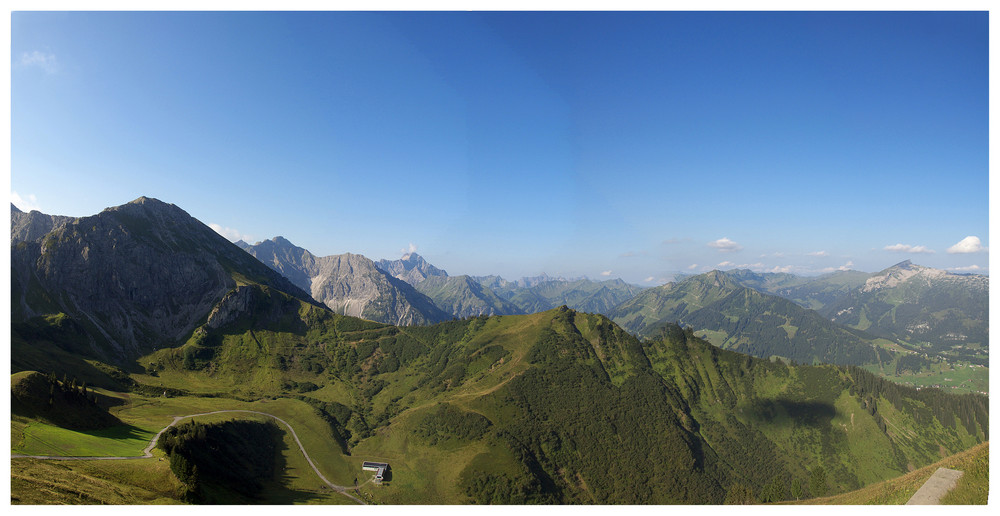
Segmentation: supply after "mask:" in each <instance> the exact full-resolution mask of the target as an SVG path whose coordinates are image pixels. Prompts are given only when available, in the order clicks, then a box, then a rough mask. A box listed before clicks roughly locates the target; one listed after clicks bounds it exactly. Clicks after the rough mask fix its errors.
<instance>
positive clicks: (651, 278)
mask: <svg viewBox="0 0 1000 516" xmlns="http://www.w3.org/2000/svg"><path fill="white" fill-rule="evenodd" d="M654 279H656V278H654V277H653V276H650V277H648V278H646V279H644V280H642V281H643V282H644V283H649V282H651V281H653V280H654Z"/></svg>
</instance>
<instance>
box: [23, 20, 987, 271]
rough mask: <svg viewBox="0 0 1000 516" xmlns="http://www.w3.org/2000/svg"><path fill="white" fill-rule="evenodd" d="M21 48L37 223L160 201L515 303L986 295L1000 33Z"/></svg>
mask: <svg viewBox="0 0 1000 516" xmlns="http://www.w3.org/2000/svg"><path fill="white" fill-rule="evenodd" d="M11 23H12V25H11V31H12V38H11V198H12V201H13V202H14V203H15V204H16V205H17V206H19V207H20V208H22V209H32V208H34V209H39V210H41V211H43V212H45V213H50V214H59V215H73V216H84V215H90V214H94V213H97V212H99V211H100V210H102V209H103V208H105V207H108V206H114V205H119V204H123V203H126V202H128V201H131V200H133V199H135V198H137V197H139V196H142V195H146V196H150V197H156V198H158V199H161V200H163V201H166V202H170V203H174V204H176V205H178V206H180V207H181V208H183V209H185V210H186V211H187V212H188V213H190V214H191V215H192V216H194V217H197V218H198V219H200V220H202V221H203V222H205V223H206V224H212V225H214V227H216V228H218V229H217V230H219V231H220V232H223V233H224V234H226V235H227V236H229V237H230V238H231V239H233V240H235V239H236V238H239V237H242V238H244V239H245V240H247V241H250V242H251V243H252V242H255V241H258V240H263V239H268V238H271V237H274V236H276V235H282V236H284V237H286V238H288V239H289V240H291V241H292V242H293V243H295V244H297V245H299V246H301V247H305V248H306V249H309V250H310V251H312V252H313V253H315V254H317V255H328V254H338V253H343V252H353V253H361V254H364V255H366V256H368V257H370V258H373V259H378V258H397V257H399V255H400V254H402V253H403V252H405V251H407V250H410V249H413V248H415V249H416V251H417V252H418V253H420V254H421V255H422V256H424V257H425V258H426V259H427V260H428V261H430V262H431V263H433V264H435V265H437V266H438V267H441V268H444V269H446V270H447V271H448V272H449V273H450V274H491V273H496V274H501V275H503V276H504V277H507V278H509V279H515V278H518V277H520V276H524V275H534V274H538V273H541V272H547V273H548V274H551V275H564V276H579V275H587V276H589V277H591V278H594V279H603V278H616V277H621V278H622V279H625V280H627V281H631V282H635V283H639V284H644V285H652V284H656V283H659V282H661V281H662V279H663V278H667V277H669V275H670V274H671V273H673V272H678V271H679V272H701V271H704V270H709V269H712V268H722V269H729V268H732V267H736V266H740V267H749V268H752V269H754V270H758V271H788V272H795V273H799V274H817V273H821V272H824V271H830V270H835V269H837V268H842V267H848V268H854V269H858V270H864V271H868V272H874V271H877V270H881V269H883V268H885V267H888V266H890V265H892V264H894V263H896V262H899V261H902V260H905V259H912V260H913V261H914V262H915V263H919V264H923V265H927V266H932V267H938V268H948V269H953V270H965V271H972V272H981V273H984V272H986V270H987V268H988V253H987V252H986V248H987V247H988V246H989V241H988V237H989V235H988V222H989V220H988V218H989V213H988V212H989V209H988V206H989V193H988V182H989V168H988V157H989V142H988V129H989V112H988V100H989V87H988V67H989V57H988V46H989V42H988V38H989V29H988V17H987V14H986V13H983V12H965V13H768V12H761V13H495V14H490V13H465V12H463V13H402V14H400V13H59V12H44V13H27V12H16V13H13V15H12V22H11ZM966 237H974V238H972V239H967V238H966ZM958 251H962V252H958Z"/></svg>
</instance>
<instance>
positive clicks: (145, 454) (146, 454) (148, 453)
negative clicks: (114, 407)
mask: <svg viewBox="0 0 1000 516" xmlns="http://www.w3.org/2000/svg"><path fill="white" fill-rule="evenodd" d="M232 412H241V413H245V414H258V415H261V416H267V417H269V418H272V419H274V420H276V421H278V422H280V423H281V424H283V425H285V428H288V431H289V432H291V434H292V438H293V439H295V444H297V445H298V446H299V451H301V452H302V456H303V457H305V459H306V462H308V463H309V466H311V467H312V469H313V472H314V473H316V476H317V477H319V479H320V480H322V481H323V483H324V484H326V485H327V486H329V487H330V489H333V490H334V491H337V492H338V493H340V494H342V495H344V496H346V497H348V498H350V499H351V500H354V501H355V502H358V503H359V504H361V505H366V504H365V502H364V500H361V499H360V498H358V497H356V496H354V495H352V494H351V493H349V492H347V491H348V489H354V488H353V487H351V488H349V487H347V486H340V485H337V484H334V483H333V482H330V481H329V480H327V479H326V477H324V476H323V474H322V473H320V471H319V468H317V467H316V464H315V463H314V462H313V460H312V458H311V457H309V454H308V453H306V449H305V447H303V446H302V441H300V440H299V436H298V434H296V433H295V429H294V428H292V425H290V424H288V422H287V421H285V420H284V419H281V418H280V417H278V416H275V415H274V414H268V413H267V412H259V411H256V410H238V409H233V410H213V411H212V412H202V413H200V414H191V415H188V416H174V420H173V421H172V422H171V423H170V424H169V425H167V426H165V427H163V430H160V431H159V432H157V434H156V435H155V436H154V437H153V439H152V440H150V441H149V444H148V445H147V446H146V448H145V449H144V450H142V455H135V456H130V457H70V456H64V455H20V454H16V455H11V456H10V458H12V459H42V460H130V459H149V458H152V457H153V448H155V447H156V443H157V441H159V440H160V436H161V435H163V432H166V431H167V429H168V428H170V427H172V426H174V425H176V424H177V423H179V422H181V421H183V420H185V419H188V418H192V417H198V416H210V415H212V414H224V413H232Z"/></svg>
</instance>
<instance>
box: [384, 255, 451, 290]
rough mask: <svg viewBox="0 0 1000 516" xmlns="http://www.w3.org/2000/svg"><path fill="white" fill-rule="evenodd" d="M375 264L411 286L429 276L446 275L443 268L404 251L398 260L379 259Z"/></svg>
mask: <svg viewBox="0 0 1000 516" xmlns="http://www.w3.org/2000/svg"><path fill="white" fill-rule="evenodd" d="M375 266H376V267H378V268H379V269H381V270H383V271H385V272H388V273H389V274H391V275H392V276H393V277H395V278H397V279H401V280H403V281H405V282H407V283H409V284H410V285H413V286H416V285H417V283H420V282H421V281H423V280H425V279H427V278H428V277H430V276H447V275H448V273H447V272H445V271H444V270H443V269H438V268H437V267H435V266H433V265H431V264H430V263H428V262H427V260H424V258H423V257H422V256H420V255H419V254H417V253H406V254H404V255H403V257H402V258H400V259H398V260H384V259H383V260H379V261H377V262H375Z"/></svg>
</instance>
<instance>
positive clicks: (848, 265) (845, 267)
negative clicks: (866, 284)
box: [820, 260, 854, 272]
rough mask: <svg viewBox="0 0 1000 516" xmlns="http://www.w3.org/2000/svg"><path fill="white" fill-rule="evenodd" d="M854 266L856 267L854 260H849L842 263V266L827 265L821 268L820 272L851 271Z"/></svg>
mask: <svg viewBox="0 0 1000 516" xmlns="http://www.w3.org/2000/svg"><path fill="white" fill-rule="evenodd" d="M852 267H854V262H852V261H851V260H847V263H845V264H843V265H841V266H840V267H827V268H825V269H820V272H835V271H849V270H851V268H852Z"/></svg>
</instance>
